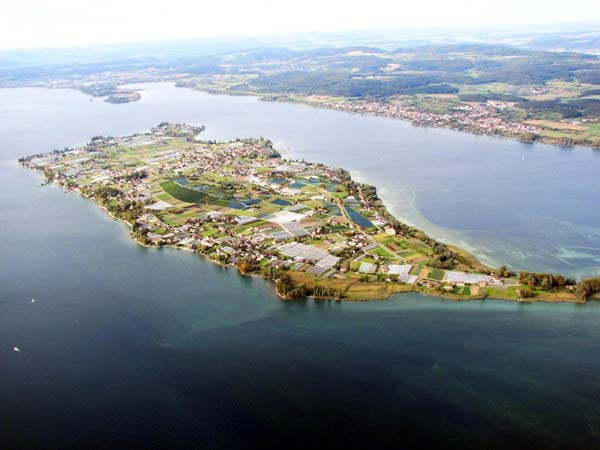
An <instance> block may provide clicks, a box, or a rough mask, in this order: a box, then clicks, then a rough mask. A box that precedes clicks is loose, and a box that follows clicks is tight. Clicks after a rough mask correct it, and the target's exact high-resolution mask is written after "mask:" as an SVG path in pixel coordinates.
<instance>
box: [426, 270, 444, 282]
mask: <svg viewBox="0 0 600 450" xmlns="http://www.w3.org/2000/svg"><path fill="white" fill-rule="evenodd" d="M427 278H431V279H432V280H436V281H442V280H443V279H444V271H443V270H440V269H431V270H430V271H429V276H428V277H427Z"/></svg>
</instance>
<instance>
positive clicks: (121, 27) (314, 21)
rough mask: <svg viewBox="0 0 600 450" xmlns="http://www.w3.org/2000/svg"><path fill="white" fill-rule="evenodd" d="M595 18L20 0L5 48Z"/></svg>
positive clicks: (434, 9) (3, 27) (183, 1)
mask: <svg viewBox="0 0 600 450" xmlns="http://www.w3.org/2000/svg"><path fill="white" fill-rule="evenodd" d="M594 17H600V2H599V1H598V0H572V1H568V2H567V1H552V2H550V1H546V0H544V1H542V0H529V1H527V0H520V1H516V0H503V1H498V2H489V1H488V2H486V1H481V0H480V1H471V0H456V1H443V0H436V1H433V0H421V1H418V2H415V1H410V2H407V1H398V0H395V1H388V0H367V1H365V0H360V1H358V0H344V1H342V0H329V1H327V0H304V1H285V0H279V1H273V0H256V1H251V0H250V1H248V0H246V1H244V0H221V1H210V2H206V1H204V2H202V1H199V0H194V1H187V0H169V1H165V0H163V1H157V0H147V1H142V0H120V1H117V0H104V1H100V0H88V1H80V0H77V1H75V0H53V1H51V2H49V1H46V0H18V1H14V2H12V3H10V4H8V5H3V8H2V13H1V15H0V47H3V48H19V47H50V46H70V45H90V44H98V43H116V42H130V41H146V40H165V39H178V38H190V37H207V36H246V35H264V34H273V33H287V32H305V31H320V32H329V31H345V30H352V29H370V28H390V27H398V28H403V27H430V28H435V27H442V26H445V27H456V26H489V25H503V24H504V25H507V24H508V25H512V24H526V23H557V22H577V21H584V20H589V19H590V18H594Z"/></svg>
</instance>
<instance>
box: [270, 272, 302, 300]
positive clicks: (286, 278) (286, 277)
mask: <svg viewBox="0 0 600 450" xmlns="http://www.w3.org/2000/svg"><path fill="white" fill-rule="evenodd" d="M276 287H277V292H279V294H280V295H281V296H283V297H285V298H304V297H306V296H307V295H309V291H308V289H306V286H305V285H304V284H299V285H296V284H294V282H293V280H292V277H291V276H290V274H289V273H286V272H284V273H283V274H282V275H281V277H280V278H279V280H278V281H277V285H276Z"/></svg>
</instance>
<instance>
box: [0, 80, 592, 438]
mask: <svg viewBox="0 0 600 450" xmlns="http://www.w3.org/2000/svg"><path fill="white" fill-rule="evenodd" d="M143 95H144V97H143V100H142V101H141V102H138V103H134V104H127V105H110V104H105V103H102V102H99V101H97V100H95V101H93V102H90V101H89V98H88V97H86V96H84V95H83V94H80V93H78V92H75V91H69V90H66V91H63V90H60V91H59V90H56V91H48V90H41V89H39V90H38V89H16V90H0V98H1V101H0V123H1V124H2V125H1V126H0V208H1V209H0V404H1V405H2V408H0V429H1V430H2V433H1V437H0V446H1V447H3V448H11V449H12V448H27V449H31V448H132V447H140V446H144V447H148V448H150V447H154V448H166V447H171V448H173V447H180V448H257V447H284V446H285V447H287V448H290V447H291V448H307V447H308V446H313V447H319V448H320V447H324V446H325V445H329V446H333V445H336V446H340V445H344V446H345V447H347V448H380V447H393V448H398V447H399V446H400V447H407V448H436V447H437V448H463V449H464V448H467V449H468V448H478V449H489V448H499V449H503V448H506V449H515V448H516V449H519V448H523V449H531V448H569V449H576V448H581V449H584V448H600V441H599V437H598V436H599V432H600V378H599V377H598V373H600V352H598V351H597V346H598V342H599V341H600V328H599V326H598V323H599V322H600V304H598V303H592V304H588V305H585V306H577V305H526V304H514V303H508V302H502V301H493V300H487V301H482V302H470V303H460V304H457V303H452V302H448V301H443V300H438V299H433V298H429V297H425V296H419V295H413V294H409V295H403V296H398V297H395V298H393V299H391V300H389V301H386V302H373V303H346V302H343V303H336V302H314V301H301V302H289V303H288V302H280V301H279V300H277V299H276V297H275V296H274V295H273V292H272V287H271V286H270V285H269V284H268V283H266V282H263V281H261V280H257V279H253V278H248V277H241V276H238V275H237V274H236V272H235V271H232V270H229V269H224V268H220V267H218V266H215V265H213V264H210V263H208V262H206V261H204V260H202V259H201V258H200V257H198V256H196V255H193V254H190V253H188V252H183V251H177V250H173V249H163V250H157V249H147V248H143V247H140V246H138V245H136V244H135V243H134V242H132V241H131V239H130V238H129V236H128V230H127V227H126V226H125V225H123V224H122V223H119V222H116V221H114V220H112V219H110V218H109V217H107V216H106V214H105V213H104V212H103V211H102V210H100V209H99V208H98V207H96V206H95V205H94V204H93V203H91V202H89V201H87V200H85V199H83V198H81V197H80V196H78V195H75V194H65V193H64V192H62V191H61V190H60V189H58V188H56V187H39V186H38V185H39V182H40V181H41V179H40V176H39V174H36V173H34V172H31V171H27V170H25V169H22V168H20V167H19V166H18V165H17V164H16V163H15V159H16V158H17V157H18V156H20V155H23V154H29V153H36V152H39V151H46V150H49V149H52V148H55V147H56V148H61V147H63V146H65V145H74V144H77V143H80V142H83V141H85V140H86V139H87V138H88V137H89V136H91V135H95V134H112V135H118V134H124V133H130V132H132V131H135V130H144V129H147V128H148V127H150V126H152V125H153V124H156V123H157V122H159V121H161V120H179V121H187V122H195V123H206V124H207V126H208V130H207V131H208V134H209V136H212V137H219V138H229V137H235V136H236V135H238V134H239V135H240V136H248V135H257V134H258V135H260V134H263V135H265V136H271V137H273V138H274V139H275V140H276V142H277V143H278V144H279V145H281V146H284V145H285V146H287V147H289V148H291V149H292V154H293V155H298V157H303V156H305V157H307V158H309V157H310V159H312V160H321V161H324V162H327V163H333V164H339V165H344V166H347V167H350V168H353V169H354V170H356V171H360V174H361V176H363V177H364V178H365V179H369V180H370V181H375V182H376V183H377V184H378V185H383V184H385V185H386V186H388V182H387V181H390V182H392V183H390V184H389V186H390V187H389V188H388V189H389V190H387V191H385V196H386V200H388V199H389V200H388V201H389V202H390V204H393V205H394V208H396V209H397V210H398V211H404V212H406V213H407V214H408V213H409V212H410V211H414V209H412V208H414V207H417V210H419V211H422V213H423V217H424V216H426V217H428V219H427V221H428V222H429V221H430V220H431V223H434V222H435V220H436V219H435V214H436V211H438V210H439V208H441V206H440V204H441V203H440V201H439V199H440V198H442V199H443V198H450V197H444V195H446V194H444V192H446V190H449V191H453V190H456V189H459V187H460V186H462V184H461V183H459V182H458V181H456V180H454V177H453V176H452V171H455V170H462V169H459V167H460V166H461V164H462V165H465V167H466V165H467V162H466V160H467V159H469V158H471V159H472V160H473V161H480V160H481V159H482V158H483V160H486V161H488V162H489V161H491V160H492V159H493V158H492V155H491V153H492V149H493V148H494V146H497V147H496V150H500V153H499V152H498V151H496V152H495V155H496V156H495V159H497V160H500V159H502V157H501V156H500V155H501V152H506V155H507V156H506V157H507V158H508V156H510V155H512V156H513V157H515V158H518V161H521V158H522V156H520V155H521V154H527V156H531V155H533V156H531V158H533V159H534V161H536V164H538V165H539V167H541V168H542V169H540V170H546V171H548V170H550V169H543V167H544V166H547V167H550V166H551V164H550V162H547V163H544V164H545V165H544V164H542V162H543V161H546V160H548V159H550V158H558V159H559V161H560V162H563V163H564V165H565V167H570V168H571V169H572V170H575V168H577V167H578V166H580V167H581V172H582V176H581V177H580V178H579V179H578V181H579V183H580V184H581V190H582V191H584V194H582V196H581V197H580V196H578V194H577V189H575V187H574V184H573V183H571V182H570V181H568V180H566V179H565V178H562V175H560V176H558V175H557V176H558V179H557V180H556V182H555V183H546V181H544V186H546V187H547V188H548V189H550V190H551V191H554V192H558V191H560V189H558V188H557V187H556V184H560V183H562V184H563V186H564V189H563V190H564V192H565V194H564V195H565V196H563V197H561V201H562V200H565V199H568V196H572V202H575V203H577V202H579V203H582V204H585V205H586V206H585V207H586V209H587V210H588V211H589V215H585V214H581V215H579V213H578V212H577V211H579V210H578V209H577V208H574V209H572V210H571V209H568V210H567V211H565V212H562V213H561V214H566V217H562V216H561V217H560V220H564V221H565V222H567V223H570V224H573V223H578V224H579V223H580V222H581V224H584V223H585V226H587V227H588V228H589V229H594V227H595V226H596V225H597V223H598V222H597V221H596V222H594V220H596V219H594V214H596V213H597V212H596V211H595V210H594V208H593V202H592V199H591V197H588V196H587V192H590V191H593V189H594V188H595V184H594V182H593V180H591V178H589V177H590V176H591V174H590V170H591V169H590V166H592V165H593V164H597V163H596V162H595V161H596V159H595V158H596V156H595V154H594V153H592V152H590V151H587V150H581V151H580V150H572V151H571V150H560V149H548V148H545V147H537V146H523V145H521V144H516V143H512V142H509V141H504V140H496V139H489V140H488V139H487V138H477V137H473V136H468V135H462V134H460V133H454V132H446V131H443V130H423V129H415V128H412V127H410V126H407V125H405V124H403V123H401V122H394V121H388V120H383V119H377V118H366V117H360V116H354V115H349V114H340V113H335V112H330V111H319V110H313V109H310V108H306V107H303V106H299V105H282V104H267V103H260V102H257V101H255V100H254V99H251V98H230V97H215V96H208V95H205V94H197V93H190V92H189V91H184V90H176V89H174V88H171V87H169V86H164V85H159V86H151V87H149V88H148V89H147V91H145V92H144V94H143ZM273 108H275V109H273ZM269 111H270V112H269ZM369 130H373V132H369ZM417 130H420V131H417ZM413 133H422V134H420V135H414V134H413ZM418 136H421V137H422V140H423V142H421V144H422V147H419V146H418V144H419V141H418V140H417V137H418ZM454 139H457V140H458V141H454ZM463 141H464V142H470V143H472V144H473V147H470V150H471V154H470V155H468V156H467V155H466V152H467V149H465V148H464V145H461V142H463ZM442 142H445V146H446V147H447V149H448V151H449V152H450V150H452V151H454V156H453V158H457V159H458V161H459V162H457V163H456V164H455V165H453V166H448V168H447V169H445V168H444V167H443V166H442V163H444V164H450V159H451V158H452V157H451V156H449V155H450V153H448V156H444V154H445V153H444V152H443V151H442V150H444V148H443V147H440V148H438V144H439V145H441V143H442ZM377 143H379V144H377ZM390 143H393V145H392V144H390ZM436 143H437V144H436ZM475 143H480V145H478V146H475ZM332 146H333V147H332ZM330 148H335V151H332V152H325V149H330ZM415 148H416V149H417V150H416V153H414V152H413V153H411V154H410V155H409V152H408V150H409V149H412V150H413V151H414V150H415ZM548 151H550V152H554V153H548ZM377 152H383V153H377ZM435 152H437V153H436V154H437V155H438V156H437V158H438V163H437V164H434V163H435V160H433V159H431V158H433V156H432V155H433V154H434V153H435ZM461 152H462V153H463V156H460V154H461ZM486 154H487V155H488V156H487V157H484V156H482V155H486ZM538 154H539V156H538ZM379 155H382V156H379ZM419 155H420V156H419ZM517 155H518V156H517ZM379 158H383V163H382V162H380V161H379ZM403 158H404V159H405V160H406V161H405V163H404V165H403V164H400V163H401V162H402V161H403ZM420 158H422V161H425V162H427V161H429V162H430V164H431V167H429V166H428V165H427V164H425V165H420V166H418V167H419V173H414V170H407V169H408V168H412V169H414V168H415V167H417V163H418V161H419V160H421V159H420ZM391 161H393V164H398V166H396V168H395V169H394V166H392V162H391ZM460 161H463V162H462V163H460ZM521 162H522V161H521ZM342 163H343V164H342ZM505 164H509V163H505ZM517 164H518V163H516V162H515V163H514V164H512V165H509V166H510V167H512V168H513V169H514V170H516V169H515V167H517ZM384 166H385V167H386V169H385V170H383V169H382V170H380V171H379V172H373V170H374V169H373V168H381V167H384ZM471 167H472V168H473V166H471ZM482 170H483V171H484V172H485V171H487V173H488V174H490V173H491V172H493V171H492V170H491V169H488V168H486V167H485V166H484V167H483V168H482ZM497 170H500V169H497ZM369 174H370V175H369ZM377 174H379V175H377ZM571 174H574V172H571ZM472 176H473V177H475V179H477V177H482V179H483V178H485V177H483V175H478V174H472ZM378 177H379V178H378ZM420 177H425V178H423V179H421V178H420ZM515 178H517V177H515ZM406 179H409V180H411V183H409V184H412V188H413V194H414V195H413V197H412V200H411V202H407V205H408V203H410V205H408V206H407V205H405V199H404V197H402V196H399V197H398V198H397V199H396V200H394V199H395V198H396V195H397V194H398V193H399V192H403V191H402V189H404V188H403V187H402V186H405V183H406ZM466 179H468V180H471V179H472V178H466ZM497 179H498V178H494V177H492V176H491V175H488V180H487V183H484V184H485V186H482V187H481V189H482V192H492V191H493V192H496V193H497V192H505V191H504V190H506V192H505V193H506V195H507V196H508V197H511V195H512V194H514V192H515V189H516V188H515V187H514V186H512V185H497V184H495V180H497ZM419 180H421V181H419ZM540 180H541V179H540ZM384 181H385V183H384ZM413 181H414V184H413ZM512 181H513V182H516V181H515V179H514V178H513V179H512ZM444 183H445V184H444ZM539 183H540V184H541V183H542V181H539ZM586 183H587V184H586ZM534 184H535V183H534ZM394 186H396V187H394ZM470 186H471V187H472V189H475V187H474V184H472V185H470ZM464 189H465V193H467V194H469V195H467V199H470V200H468V201H474V200H473V199H476V198H477V196H476V195H473V194H472V192H471V189H467V188H464ZM527 189H529V188H527ZM531 189H535V188H531ZM539 189H542V188H541V187H540V188H539ZM544 189H545V188H544ZM528 192H529V191H528ZM511 193H512V194H511ZM567 193H569V194H567ZM490 195H491V194H490ZM503 195H504V194H503ZM430 196H431V197H430ZM439 196H441V197H439ZM534 197H535V196H530V195H529V194H528V195H523V198H522V199H515V200H514V204H519V203H524V202H525V204H526V205H527V206H528V207H527V208H523V209H522V211H524V213H526V214H531V216H532V217H535V216H536V212H535V211H536V210H535V208H533V206H532V203H531V199H532V198H534ZM542 197H543V201H544V202H545V203H544V204H545V205H549V204H552V200H551V199H550V198H549V197H546V196H540V197H539V198H540V199H542ZM498 198H500V197H498V196H497V195H496V197H494V200H497V199H498ZM436 199H438V200H436ZM575 199H576V200H575ZM434 200H435V201H434ZM447 201H448V202H450V200H447ZM452 201H454V200H452ZM557 201H558V200H557ZM586 202H587V203H586ZM434 203H436V204H437V207H435V208H433V209H432V212H428V209H427V205H428V204H434ZM442 203H443V202H442ZM415 205H416V206H415ZM510 205H513V202H512V201H511V202H510ZM500 206H501V205H498V209H497V210H496V209H494V208H492V207H490V208H491V209H492V213H489V214H492V216H488V215H486V214H482V216H485V217H486V218H487V219H484V218H479V219H474V220H473V221H471V222H469V223H477V224H478V225H477V227H478V229H479V230H480V232H482V231H481V230H485V229H486V227H488V224H489V223H491V222H488V221H491V220H492V217H497V218H498V220H499V223H500V224H503V226H499V227H498V233H499V234H498V236H503V235H504V233H506V234H507V235H508V228H509V226H513V225H510V224H512V223H513V222H514V220H515V219H514V218H512V216H511V215H510V214H508V215H502V213H501V211H502V210H503V209H502V208H500ZM472 207H473V208H475V209H476V208H480V207H482V206H481V204H480V203H474V204H472ZM505 207H507V206H506V205H505ZM447 208H448V211H454V209H453V208H452V204H450V203H449V204H448V205H447ZM548 208H549V211H552V208H550V207H548ZM467 209H468V208H467ZM516 210H517V209H516V206H515V211H516ZM559 210H560V211H562V209H561V208H558V207H557V208H556V209H555V211H559ZM484 211H485V210H482V213H483V212H484ZM432 214H433V215H432ZM470 214H471V216H473V217H475V218H476V217H479V215H478V214H475V212H471V213H470ZM551 215H552V214H551ZM580 216H581V217H580ZM418 217H422V216H421V215H418ZM439 217H446V219H444V220H446V221H447V222H444V223H445V224H446V225H447V226H450V227H454V229H456V230H458V229H461V232H460V234H459V235H458V236H460V237H464V236H467V235H468V236H471V234H463V233H472V231H469V229H466V230H465V229H462V226H461V223H466V222H467V221H466V220H465V221H464V222H461V220H462V219H460V220H459V219H457V218H456V214H454V213H453V214H450V213H447V214H442V215H440V216H439ZM502 217H503V219H502V220H500V219H501V218H502ZM528 220H531V221H533V222H535V219H528ZM554 220H559V218H558V217H555V219H554ZM571 226H574V225H571ZM577 226H579V225H577ZM575 227H576V226H575ZM567 228H568V227H567ZM434 229H438V228H437V227H436V228H432V230H434ZM549 229H553V230H554V228H552V227H548V228H547V229H544V230H539V231H540V233H539V239H540V240H542V241H544V242H551V241H552V239H551V236H550V235H549V232H548V231H547V230H549ZM445 230H446V229H445V228H444V229H443V230H442V231H445ZM482 233H483V232H482ZM486 233H487V231H486ZM558 234H559V237H560V239H559V240H557V241H556V242H559V243H560V245H561V246H564V245H574V244H572V241H571V237H572V236H571V235H570V234H563V233H562V232H561V233H558ZM526 238H527V237H526V236H522V235H521V236H520V239H524V240H526ZM469 239H470V237H469ZM498 239H500V240H501V238H500V237H498ZM511 242H512V241H510V240H508V241H507V243H506V245H512V244H510V243H511ZM527 242H529V241H527ZM596 242H597V241H596ZM565 243H567V244H565ZM553 245H559V244H558V243H557V244H553ZM490 248H491V249H492V250H490V252H491V254H494V255H497V256H501V253H498V252H499V250H498V249H497V248H496V247H494V246H492V245H491V244H490ZM494 249H495V250H494ZM526 250H527V247H524V249H523V254H524V255H525V256H524V257H527V256H526ZM584 259H585V258H584ZM571 261H572V259H571ZM582 261H583V259H582ZM586 261H587V260H586ZM588 262H589V261H588ZM540 264H542V265H544V264H549V265H551V264H552V263H548V262H546V259H544V260H543V261H542V262H541V263H540ZM582 264H583V263H582ZM586 264H587V265H582V266H581V267H586V270H588V269H589V268H591V267H592V266H591V265H589V264H588V263H586ZM32 297H34V298H35V299H36V302H35V303H31V298H32ZM14 346H18V347H19V348H20V349H21V352H20V353H17V352H14V351H13V350H12V348H13V347H14Z"/></svg>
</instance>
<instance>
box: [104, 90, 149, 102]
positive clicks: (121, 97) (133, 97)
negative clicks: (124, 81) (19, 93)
mask: <svg viewBox="0 0 600 450" xmlns="http://www.w3.org/2000/svg"><path fill="white" fill-rule="evenodd" d="M141 98H142V96H141V94H140V93H139V92H135V91H115V92H113V93H112V94H110V95H109V96H108V97H106V99H105V100H104V101H105V102H108V103H131V102H137V101H138V100H139V99H141Z"/></svg>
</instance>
